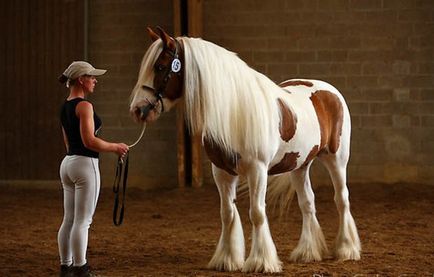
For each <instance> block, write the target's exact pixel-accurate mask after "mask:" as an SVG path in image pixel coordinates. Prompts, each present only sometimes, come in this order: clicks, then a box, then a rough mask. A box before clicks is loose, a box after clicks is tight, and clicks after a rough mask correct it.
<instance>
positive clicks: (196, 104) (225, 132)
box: [178, 37, 280, 155]
mask: <svg viewBox="0 0 434 277" xmlns="http://www.w3.org/2000/svg"><path fill="white" fill-rule="evenodd" d="M178 39H179V40H181V41H182V42H183V44H184V50H185V51H184V52H185V66H184V70H185V87H184V89H185V92H184V93H185V106H186V119H187V122H188V124H189V127H190V129H191V131H192V132H193V133H201V134H202V138H205V137H206V138H210V139H212V140H213V141H214V142H216V143H217V144H218V145H219V146H221V147H222V148H223V149H224V150H226V151H228V153H229V152H230V151H236V152H240V153H241V152H244V153H245V152H247V153H250V154H252V155H257V154H258V153H260V152H262V153H264V152H263V151H264V150H265V149H266V148H267V146H269V145H270V142H271V136H272V134H275V132H276V131H277V130H278V124H279V122H280V120H279V117H280V112H279V109H278V107H277V103H276V97H277V93H276V90H280V88H279V87H278V86H277V85H276V84H274V83H273V82H272V81H271V80H270V79H268V78H267V77H266V76H264V75H263V74H261V73H259V72H257V71H255V70H253V69H252V68H250V67H249V66H248V65H247V64H246V63H245V62H244V61H242V60H241V59H240V58H238V56H237V55H236V54H235V53H233V52H230V51H228V50H226V49H224V48H222V47H220V46H217V45H215V44H213V43H211V42H208V41H204V40H202V39H197V38H187V37H181V38H178Z"/></svg>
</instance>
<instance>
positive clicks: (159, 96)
mask: <svg viewBox="0 0 434 277" xmlns="http://www.w3.org/2000/svg"><path fill="white" fill-rule="evenodd" d="M178 45H179V42H178V41H177V40H176V39H175V50H174V51H172V50H170V49H168V53H169V54H170V56H171V57H172V61H171V63H170V67H168V69H166V72H165V76H164V79H163V82H162V83H161V85H160V86H159V87H158V88H157V89H155V90H154V96H155V98H156V101H155V102H151V101H149V100H148V99H147V98H146V100H147V101H148V103H149V105H147V106H144V107H142V108H140V113H141V117H142V118H146V116H147V115H148V113H149V112H150V111H151V110H153V109H155V107H156V105H157V103H158V102H160V103H161V112H164V104H163V98H164V92H165V91H166V87H167V84H168V83H169V81H170V79H171V78H172V76H174V75H181V61H180V60H179V53H178Z"/></svg>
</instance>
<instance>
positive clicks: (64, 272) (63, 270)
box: [59, 265, 72, 277]
mask: <svg viewBox="0 0 434 277" xmlns="http://www.w3.org/2000/svg"><path fill="white" fill-rule="evenodd" d="M71 269H72V265H61V266H60V273H59V277H69V276H71V275H70V274H71Z"/></svg>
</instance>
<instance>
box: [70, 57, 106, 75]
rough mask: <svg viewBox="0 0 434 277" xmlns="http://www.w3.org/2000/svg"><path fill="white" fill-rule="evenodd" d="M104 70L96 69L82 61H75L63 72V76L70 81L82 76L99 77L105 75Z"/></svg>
mask: <svg viewBox="0 0 434 277" xmlns="http://www.w3.org/2000/svg"><path fill="white" fill-rule="evenodd" d="M106 72H107V70H105V69H96V68H95V67H93V66H92V65H91V64H90V63H88V62H84V61H75V62H73V63H71V64H70V65H69V66H68V68H67V69H65V71H64V72H63V74H62V75H63V76H65V77H66V78H68V79H70V80H74V79H77V78H78V77H80V76H83V75H90V76H100V75H103V74H104V73H106Z"/></svg>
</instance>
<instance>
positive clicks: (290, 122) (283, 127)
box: [277, 98, 297, 142]
mask: <svg viewBox="0 0 434 277" xmlns="http://www.w3.org/2000/svg"><path fill="white" fill-rule="evenodd" d="M277 101H278V103H279V108H280V114H281V116H282V119H281V121H280V126H279V132H280V137H281V138H282V140H284V141H286V142H288V141H289V140H290V139H292V137H293V136H294V134H295V130H296V128H297V127H296V125H297V117H296V116H295V114H293V113H292V112H291V110H290V109H289V108H288V106H287V105H286V104H285V102H283V100H282V99H280V98H279V99H277Z"/></svg>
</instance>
